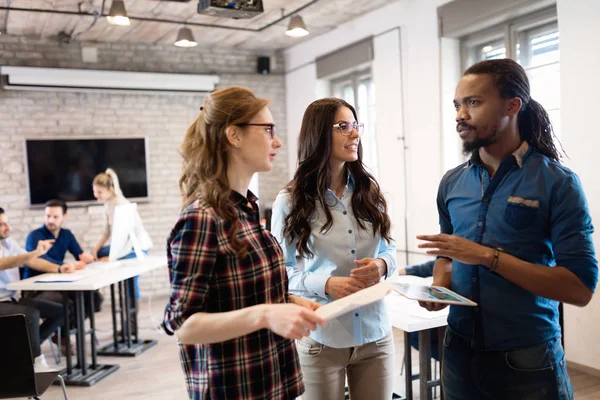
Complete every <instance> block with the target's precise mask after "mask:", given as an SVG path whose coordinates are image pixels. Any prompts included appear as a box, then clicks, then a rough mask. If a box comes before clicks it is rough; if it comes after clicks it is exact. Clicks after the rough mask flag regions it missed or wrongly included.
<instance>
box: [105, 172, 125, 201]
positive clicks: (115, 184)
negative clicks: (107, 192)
mask: <svg viewBox="0 0 600 400" xmlns="http://www.w3.org/2000/svg"><path fill="white" fill-rule="evenodd" d="M105 173H106V175H108V176H110V180H111V181H112V187H113V189H114V190H115V196H117V197H123V191H122V190H121V185H120V184H119V177H117V173H116V172H115V170H114V169H112V168H106V171H105Z"/></svg>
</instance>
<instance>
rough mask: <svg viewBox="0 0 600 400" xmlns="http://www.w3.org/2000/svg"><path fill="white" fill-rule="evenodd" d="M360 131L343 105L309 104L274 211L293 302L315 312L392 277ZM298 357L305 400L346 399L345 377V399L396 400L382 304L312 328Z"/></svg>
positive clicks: (381, 202)
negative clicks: (294, 162)
mask: <svg viewBox="0 0 600 400" xmlns="http://www.w3.org/2000/svg"><path fill="white" fill-rule="evenodd" d="M363 129H364V126H363V124H359V123H358V122H357V116H356V111H355V110H354V108H353V107H352V106H351V105H350V104H348V103H347V102H345V101H344V100H341V99H336V98H326V99H321V100H317V101H315V102H313V103H312V104H311V105H309V106H308V108H307V109H306V111H305V113H304V118H303V121H302V128H301V130H300V137H299V140H298V160H299V167H298V169H297V170H296V173H295V175H294V179H293V180H292V181H291V182H290V183H289V184H288V186H287V187H286V188H285V189H284V190H283V191H281V192H280V193H279V195H278V196H277V199H276V200H275V203H274V205H273V217H272V231H273V234H274V235H275V237H276V238H277V240H278V241H279V243H280V244H281V247H282V248H283V251H284V255H285V261H286V267H287V273H288V277H289V285H290V293H293V294H296V295H299V296H303V297H305V298H307V299H310V300H313V301H316V302H318V303H320V304H327V303H329V302H331V301H334V300H335V299H339V298H342V297H344V296H348V295H350V294H352V293H355V292H357V291H359V290H362V289H364V288H366V287H369V286H371V285H374V284H375V283H377V282H379V281H380V280H381V278H383V277H387V276H390V275H391V274H392V273H393V272H394V269H395V268H396V261H395V254H396V246H395V244H394V242H393V241H392V239H391V237H390V219H389V217H388V215H387V205H386V202H385V199H384V198H383V195H382V194H381V190H380V188H379V185H378V184H377V182H376V181H375V179H374V178H373V176H372V175H371V174H369V172H367V170H366V169H365V167H364V165H363V163H362V147H361V144H360V136H361V134H362V132H363ZM297 253H298V255H299V256H300V257H301V258H302V259H303V260H304V268H303V269H299V268H297V266H296V254H297ZM297 348H298V352H299V354H300V364H301V366H302V373H303V375H304V383H305V385H306V392H305V393H304V394H303V396H302V398H303V399H304V400H322V399H327V400H338V399H340V400H342V399H344V386H345V385H344V381H345V377H346V373H347V377H348V386H349V390H350V396H351V398H353V399H369V400H384V399H385V400H388V399H391V398H392V383H393V380H392V378H393V377H392V374H393V369H394V366H393V364H394V363H393V357H394V345H393V338H392V333H391V324H390V321H389V319H388V315H387V311H386V309H385V305H384V302H383V301H379V302H377V303H373V304H370V305H368V306H365V307H362V308H360V309H358V310H355V311H353V312H351V313H347V314H344V315H342V316H340V317H338V318H337V319H335V320H333V321H330V322H329V323H328V325H327V327H325V328H322V327H319V328H317V330H316V331H313V332H311V334H310V336H309V337H306V338H304V339H302V340H299V341H298V342H297Z"/></svg>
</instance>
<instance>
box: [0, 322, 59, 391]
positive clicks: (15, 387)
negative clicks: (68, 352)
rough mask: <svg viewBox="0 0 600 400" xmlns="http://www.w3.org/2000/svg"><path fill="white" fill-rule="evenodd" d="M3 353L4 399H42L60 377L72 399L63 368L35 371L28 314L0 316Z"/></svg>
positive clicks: (0, 379) (0, 360)
mask: <svg viewBox="0 0 600 400" xmlns="http://www.w3.org/2000/svg"><path fill="white" fill-rule="evenodd" d="M0 354H2V357H0V382H1V384H0V399H11V398H18V397H28V398H33V399H38V396H41V395H42V394H43V393H44V392H45V391H46V390H47V389H48V388H49V387H50V385H52V383H53V382H54V381H55V380H56V379H57V378H58V379H60V382H61V385H62V390H63V394H64V396H65V400H68V397H67V390H66V388H65V383H64V381H63V379H62V376H60V375H59V371H48V372H35V371H34V369H33V355H32V354H31V345H30V343H29V332H28V331H27V321H26V320H25V315H24V314H14V315H5V316H0Z"/></svg>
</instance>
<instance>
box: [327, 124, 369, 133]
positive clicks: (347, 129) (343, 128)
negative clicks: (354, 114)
mask: <svg viewBox="0 0 600 400" xmlns="http://www.w3.org/2000/svg"><path fill="white" fill-rule="evenodd" d="M333 127H334V128H336V129H338V130H339V131H340V133H341V134H342V136H350V135H351V134H352V131H356V132H358V134H359V135H362V134H363V133H364V132H365V124H359V123H358V122H354V123H350V122H338V123H337V124H335V125H333Z"/></svg>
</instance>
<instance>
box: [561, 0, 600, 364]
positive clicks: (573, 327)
mask: <svg viewBox="0 0 600 400" xmlns="http://www.w3.org/2000/svg"><path fill="white" fill-rule="evenodd" d="M598 16H600V2H599V1H597V0H579V1H572V0H558V25H559V30H560V52H561V55H560V81H561V82H560V83H561V101H560V102H561V121H562V123H561V125H562V127H563V129H562V142H563V146H564V148H565V150H566V152H567V154H568V155H569V158H570V159H569V160H567V161H566V164H567V165H568V166H569V167H570V168H572V169H573V170H574V171H575V172H576V173H577V174H578V175H579V177H580V178H581V181H582V183H583V187H584V190H585V192H586V195H587V200H588V203H589V206H590V211H591V214H592V220H593V222H594V223H595V226H596V233H595V234H594V242H595V245H596V255H597V256H598V253H599V251H600V233H599V232H598V229H600V179H599V178H598V172H597V171H598V166H597V162H595V160H596V157H598V149H599V148H600V135H598V129H597V125H598V123H597V115H598V107H599V106H600V102H599V101H598V94H599V93H600V75H598V71H600V57H599V56H598V43H597V38H598V37H600V25H598ZM598 315H600V297H599V296H598V294H596V295H595V297H594V298H593V299H592V301H591V303H590V304H589V305H588V306H587V307H585V308H577V307H571V306H569V307H566V310H565V345H566V355H567V359H568V360H569V361H573V362H576V363H578V364H582V365H585V366H588V367H591V368H595V369H597V370H600V347H599V346H598V345H597V343H598V336H599V334H600V318H598Z"/></svg>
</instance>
